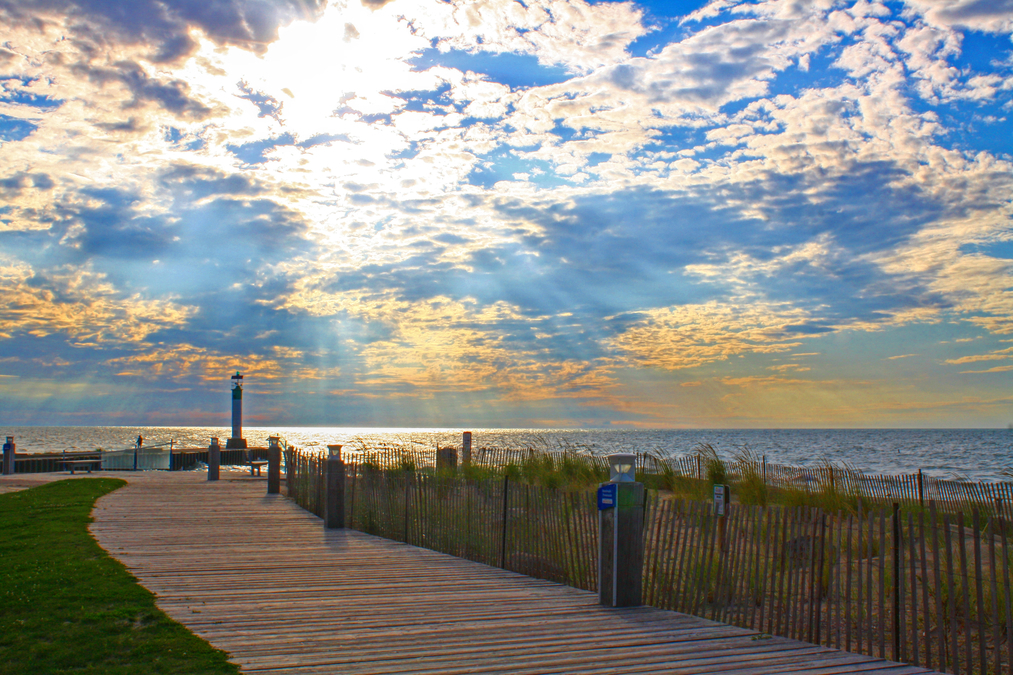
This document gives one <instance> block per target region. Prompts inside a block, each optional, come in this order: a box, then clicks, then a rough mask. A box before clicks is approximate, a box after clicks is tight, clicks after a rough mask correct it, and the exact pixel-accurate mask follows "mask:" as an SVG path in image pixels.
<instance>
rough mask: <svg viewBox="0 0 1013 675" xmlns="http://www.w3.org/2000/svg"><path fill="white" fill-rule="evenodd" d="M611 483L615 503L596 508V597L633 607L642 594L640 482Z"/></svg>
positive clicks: (642, 502)
mask: <svg viewBox="0 0 1013 675" xmlns="http://www.w3.org/2000/svg"><path fill="white" fill-rule="evenodd" d="M602 485H603V486H605V485H615V487H616V498H615V506H614V507H612V508H604V509H601V510H599V511H598V527H599V536H598V541H599V547H598V599H599V602H601V604H602V605H604V606H606V607H637V606H639V605H640V604H641V599H642V596H643V585H644V579H643V572H644V570H643V567H644V485H643V483H629V482H625V483H603V484H602Z"/></svg>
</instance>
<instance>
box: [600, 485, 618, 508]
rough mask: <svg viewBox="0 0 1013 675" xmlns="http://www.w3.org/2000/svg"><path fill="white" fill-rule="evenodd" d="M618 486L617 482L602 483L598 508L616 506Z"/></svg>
mask: <svg viewBox="0 0 1013 675" xmlns="http://www.w3.org/2000/svg"><path fill="white" fill-rule="evenodd" d="M618 487H619V486H617V485H616V484H615V483H609V484H607V485H602V486H601V487H600V488H598V510H599V511H604V510H605V509H614V508H615V507H616V493H617V488H618Z"/></svg>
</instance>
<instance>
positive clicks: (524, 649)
mask: <svg viewBox="0 0 1013 675" xmlns="http://www.w3.org/2000/svg"><path fill="white" fill-rule="evenodd" d="M121 475H122V474H121ZM125 477H126V478H127V479H128V480H129V481H130V484H129V485H128V486H127V487H125V488H122V489H120V490H118V491H116V492H114V493H112V494H110V495H107V496H106V497H103V498H102V499H101V500H100V501H99V503H98V505H97V507H96V509H95V522H94V523H93V524H92V527H91V530H92V532H93V533H94V535H95V537H96V538H97V539H98V541H99V543H100V544H101V545H102V546H103V547H104V548H105V549H106V550H108V551H109V552H110V553H111V554H112V555H114V556H115V557H117V558H118V559H119V560H121V561H123V563H124V564H125V565H126V566H127V567H128V568H129V569H130V570H131V571H132V572H133V573H134V574H135V575H136V576H137V577H138V579H140V581H141V583H143V584H144V585H145V586H146V587H147V588H149V589H151V590H152V591H153V592H155V593H156V594H157V595H158V597H159V606H160V607H161V608H162V609H163V610H164V611H166V612H167V613H168V614H169V615H170V616H172V617H173V618H175V619H176V620H178V621H180V622H181V623H183V624H185V625H187V626H188V627H190V629H191V630H193V631H194V632H195V633H197V634H198V635H201V636H202V637H204V638H206V639H207V640H208V641H210V642H211V643H212V644H214V645H215V646H217V647H220V648H222V649H224V650H226V651H228V652H229V653H230V654H231V656H232V660H233V661H234V662H236V663H238V664H240V666H241V667H242V669H243V671H244V672H249V673H261V672H263V673H299V674H301V675H309V674H311V673H447V674H449V673H687V674H688V673H712V672H713V673H717V672H720V673H738V674H741V675H747V674H748V675H754V674H757V673H807V674H813V675H816V674H820V675H836V674H844V673H866V674H870V675H872V674H877V673H884V674H885V673H889V675H907V674H909V673H911V674H913V673H926V672H929V671H926V670H924V669H922V668H915V667H911V666H904V665H900V664H895V663H890V662H887V661H883V660H880V659H873V658H868V657H864V656H856V655H853V654H847V653H843V652H837V651H834V650H829V649H824V648H822V647H815V646H812V645H807V644H804V643H800V642H795V641H792V640H787V639H783V638H759V636H757V634H756V633H755V632H753V631H749V630H745V629H741V628H735V627H731V626H725V625H723V624H718V623H714V622H711V621H706V620H704V619H699V618H696V617H690V616H686V615H682V614H677V613H674V612H665V611H661V610H655V609H650V608H637V609H624V610H607V609H604V608H602V607H600V606H598V604H597V597H596V596H595V595H594V594H592V593H587V592H585V591H579V590H575V589H571V588H567V587H565V586H560V585H558V584H553V583H550V582H546V581H540V580H537V579H531V578H528V577H524V576H520V575H518V574H513V573H511V572H505V571H502V570H499V569H495V568H491V567H487V566H485V565H481V564H478V563H473V562H469V561H465V560H460V559H457V558H453V557H450V556H446V555H443V554H440V553H435V552H432V551H428V550H425V549H420V548H415V547H412V546H408V545H405V544H401V543H396V542H392V541H388V540H385V539H379V538H376V537H372V536H369V535H366V534H362V533H359V532H354V531H350V530H344V531H329V532H327V531H324V530H323V528H322V526H321V521H320V520H319V519H318V518H316V517H315V516H313V515H310V514H309V513H307V512H305V511H303V510H301V509H300V508H298V507H297V506H295V505H294V504H293V503H291V502H289V501H288V500H287V499H285V498H284V497H280V496H266V494H265V493H266V484H265V482H264V481H263V480H254V479H250V478H249V477H248V476H244V475H242V474H225V475H223V478H224V480H221V481H219V482H218V483H207V482H206V481H205V480H204V478H205V476H204V474H203V473H189V472H188V473H165V472H150V473H141V474H133V475H130V476H125Z"/></svg>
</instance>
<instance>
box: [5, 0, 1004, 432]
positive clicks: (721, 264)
mask: <svg viewBox="0 0 1013 675" xmlns="http://www.w3.org/2000/svg"><path fill="white" fill-rule="evenodd" d="M0 13H3V19H4V20H5V21H6V23H5V25H7V26H9V35H8V36H7V37H5V43H4V45H3V46H2V50H0V71H2V72H3V73H4V78H3V79H0V144H2V148H3V150H2V153H0V242H2V243H0V247H2V248H3V250H4V251H5V254H6V255H8V256H9V257H10V265H11V269H13V270H17V273H16V274H15V275H14V276H9V277H7V279H8V280H7V281H6V282H5V283H6V284H7V285H6V286H5V288H7V289H8V290H9V292H8V293H6V295H5V297H7V298H9V299H11V300H10V302H9V303H8V306H7V309H6V310H4V311H5V312H7V313H8V314H7V315H8V316H10V317H13V318H15V319H16V321H15V322H14V323H12V326H13V328H11V329H10V331H11V332H10V333H8V335H10V336H13V335H15V334H16V335H17V336H20V337H18V339H22V338H23V337H24V336H26V335H38V336H40V337H41V336H42V335H46V336H48V337H49V338H52V337H53V336H65V339H66V340H68V341H71V342H74V343H75V344H76V343H78V342H80V343H81V344H95V345H105V344H112V343H118V344H122V345H126V344H130V345H133V346H132V347H130V349H136V351H133V352H131V353H130V354H128V355H126V356H124V355H116V356H114V357H112V358H107V357H106V356H104V357H102V360H101V364H103V365H102V367H103V368H105V369H107V370H109V371H113V370H115V371H116V372H117V373H121V374H122V375H121V377H120V379H124V378H126V379H129V376H140V375H142V374H145V373H148V374H150V373H154V372H155V371H156V370H157V369H159V368H161V369H162V370H161V371H159V374H162V375H164V376H165V377H168V378H170V379H172V380H173V381H178V382H180V383H181V384H182V383H185V382H186V381H188V380H191V381H197V382H208V381H210V379H209V378H211V379H213V378H214V377H215V376H214V375H213V373H214V372H215V371H216V370H217V369H219V368H224V367H226V364H227V363H230V362H231V361H235V360H237V359H238V360H239V361H241V362H242V364H243V367H244V368H247V369H250V370H251V372H252V371H255V372H256V373H257V375H258V376H259V377H262V378H264V379H265V380H269V381H271V382H280V381H282V380H284V379H285V377H284V376H283V373H299V374H300V375H299V377H300V378H304V379H305V380H307V381H312V380H314V379H315V378H316V377H317V376H315V375H314V373H315V372H316V373H319V374H321V375H319V377H321V378H323V380H325V381H324V382H322V383H321V386H322V387H326V390H327V391H341V392H353V393H354V395H355V396H356V397H357V398H359V399H362V400H367V399H370V400H375V399H376V398H384V397H401V399H416V400H432V399H440V400H446V399H445V397H450V396H453V395H455V393H456V392H468V394H469V395H474V396H478V397H483V400H485V401H489V402H492V403H496V402H499V403H500V404H503V405H510V406H524V405H526V404H528V403H529V402H533V401H538V402H539V405H548V404H549V402H551V401H568V402H570V403H569V404H570V405H572V406H598V407H603V408H607V409H610V410H613V411H617V412H618V413H621V414H616V415H614V416H613V417H614V418H616V419H620V418H621V419H625V420H632V421H636V419H637V418H636V415H635V414H634V413H633V412H632V411H633V410H634V408H635V407H636V406H634V405H633V403H632V402H636V405H637V406H640V408H641V409H642V410H644V411H652V412H650V413H647V412H645V413H644V415H645V417H644V418H643V419H647V418H650V419H652V420H654V419H657V420H665V419H668V418H666V417H665V416H666V415H672V414H676V413H674V412H673V409H671V408H668V407H664V406H661V407H652V405H654V403H653V402H652V401H651V400H650V398H651V396H653V395H654V394H652V393H646V392H648V389H647V388H646V385H642V384H638V378H641V377H643V378H648V377H651V378H654V377H661V378H671V377H675V375H673V374H672V373H673V372H674V371H679V370H684V369H691V368H703V367H705V366H716V365H720V366H721V367H722V368H724V369H726V370H727V371H728V372H732V373H733V374H731V375H728V378H729V379H727V381H717V380H706V376H705V375H700V376H699V377H697V376H696V375H695V374H694V377H695V378H696V379H694V380H693V381H692V382H686V383H684V384H685V386H691V385H694V384H696V385H698V386H699V389H697V390H696V391H704V390H707V391H708V392H710V390H711V388H712V387H718V388H720V387H724V388H725V390H734V391H736V392H738V393H737V394H735V395H736V396H746V394H745V393H743V392H746V391H747V390H756V391H758V390H760V389H762V388H764V387H766V388H767V389H768V390H777V391H781V392H788V391H791V392H795V393H793V394H787V393H785V394H784V395H785V396H797V395H801V394H799V393H798V392H803V391H805V392H810V393H811V392H812V391H813V387H818V386H826V387H830V386H838V381H836V380H835V381H833V382H832V383H831V381H830V380H819V381H817V380H807V379H805V377H804V376H802V375H801V374H802V373H807V372H809V371H808V368H810V366H808V365H805V362H802V361H798V360H797V357H804V356H811V355H813V354H823V353H826V351H827V350H826V348H825V347H826V345H825V344H824V345H819V346H816V345H815V343H816V342H817V341H819V340H821V339H827V340H829V339H831V337H832V336H839V335H840V334H841V333H842V332H843V331H848V332H849V333H851V334H858V333H863V332H865V333H872V332H875V333H876V334H877V335H882V336H889V335H893V334H894V333H891V331H895V330H898V329H901V328H903V327H905V326H909V325H911V324H919V325H920V326H921V327H923V328H925V329H926V330H937V329H938V330H939V331H943V329H944V328H945V329H946V330H949V331H951V332H952V334H951V333H943V332H940V333H938V334H935V333H934V334H933V335H934V337H933V338H932V341H931V342H932V344H931V345H928V344H927V345H924V346H923V345H910V346H907V345H905V346H903V347H898V348H896V350H892V351H888V352H886V353H893V354H900V356H897V357H893V358H888V359H884V358H883V357H882V355H881V354H879V355H877V356H876V357H875V359H874V360H875V362H876V367H877V368H897V367H899V366H900V364H901V363H903V361H902V357H907V356H911V354H913V353H914V352H918V354H920V355H922V356H923V357H924V360H925V361H926V362H931V363H933V364H935V365H936V366H939V367H940V368H945V367H947V366H950V365H959V364H964V363H974V362H978V361H988V360H992V359H993V358H994V359H999V358H1005V356H1004V355H1005V352H1004V351H1003V348H1001V347H1000V346H999V345H997V344H996V339H995V336H996V335H1001V334H1005V333H1009V332H1010V331H1013V323H1011V317H1013V295H1011V292H1010V290H1009V289H1010V287H1011V284H1010V283H1009V280H1010V277H1011V274H1013V269H1011V267H1010V259H1011V257H1010V254H1009V250H1008V246H1009V242H1010V241H1013V239H1011V237H1010V231H1011V229H1010V222H1011V221H1010V217H1011V214H1013V212H1011V210H1010V207H1009V204H1010V203H1011V201H1013V179H1011V176H1013V171H1011V164H1010V162H1011V160H1010V158H1009V157H1007V156H1005V154H1004V153H1005V150H1004V149H1003V148H999V147H997V146H996V145H995V144H994V143H993V142H992V140H991V138H992V136H990V135H989V134H980V133H978V132H976V131H974V129H973V125H974V124H983V123H986V122H983V120H988V121H987V124H988V125H989V128H990V129H993V128H994V129H995V130H996V133H997V134H1001V133H1005V132H1004V131H1003V130H1005V126H1004V125H1007V123H1006V122H1005V121H1004V115H1006V111H1004V108H1003V106H1006V105H1011V104H1010V96H1011V91H1013V89H1011V85H1010V79H1009V72H1008V65H1003V64H1004V63H1007V62H1006V61H997V62H996V63H992V62H990V61H988V60H987V59H984V60H983V59H981V58H978V57H977V55H976V54H975V53H973V51H972V52H968V53H965V44H966V42H967V40H968V39H969V38H968V32H967V31H969V30H976V31H992V32H994V33H996V34H1001V33H1003V32H1004V31H1005V32H1008V31H1009V30H1010V27H1009V24H1008V15H1009V8H1007V7H1005V6H1002V5H1001V4H1000V5H995V4H994V3H991V4H983V3H977V2H971V1H968V0H954V1H952V2H943V3H924V2H921V0H911V1H910V2H907V3H906V5H905V6H904V7H903V8H898V7H897V6H891V5H880V4H876V3H865V2H857V3H844V4H841V3H809V4H804V3H803V4H799V3H790V2H758V3H737V2H712V3H708V4H707V5H706V6H705V7H704V8H702V9H701V10H699V11H698V12H696V13H694V14H693V15H691V16H690V17H687V18H686V19H685V20H684V21H682V22H681V24H680V25H679V30H678V31H676V32H674V33H664V34H663V33H662V32H661V31H656V30H655V26H653V25H649V24H648V22H647V19H646V18H645V15H644V13H643V11H642V10H641V9H640V8H638V7H637V6H636V5H635V4H633V3H623V2H617V3H588V2H584V0H545V2H532V3H519V2H445V3H431V2H425V1H421V0H398V2H394V3H383V2H368V3H365V4H363V3H361V2H349V3H341V2H339V3H333V4H330V5H329V6H327V7H324V6H323V4H321V3H301V2H300V3H294V2H279V3H267V4H264V3H257V2H253V1H250V2H247V1H242V2H235V3H232V4H229V5H228V7H224V8H220V7H217V5H208V6H206V7H204V6H202V7H196V6H193V7H191V6H189V5H185V4H181V3H177V2H166V3H155V4H152V3H145V2H140V3H137V4H136V5H135V6H133V8H132V9H131V10H130V11H119V10H118V9H116V8H114V7H113V6H112V5H109V4H107V3H101V2H91V0H87V1H86V0H73V1H72V0H65V1H60V2H45V3H43V2H34V1H33V2H25V3H11V2H7V3H3V1H2V0H0ZM65 38H66V39H65ZM652 41H653V42H652ZM1000 57H1001V55H997V56H996V58H1000ZM1007 61H1008V60H1007ZM504 64H506V65H504ZM967 105H972V106H974V107H975V114H977V115H978V118H977V119H972V118H971V117H970V116H968V115H967V114H966V110H965V109H964V108H963V107H962V106H967ZM11 274H14V273H13V272H11ZM75 275H76V276H77V278H78V281H72V280H73V279H75ZM75 284H76V285H75ZM963 331H967V332H969V333H973V334H974V335H976V336H977V335H983V337H982V339H981V341H980V342H979V343H977V346H978V347H979V348H978V349H976V350H975V354H973V355H965V354H962V353H952V352H945V353H944V352H940V351H938V350H936V348H935V345H937V344H940V343H941V342H942V340H940V338H941V337H945V338H946V339H947V340H948V341H949V340H952V343H951V344H957V343H959V341H961V340H964V339H969V338H964V337H961V335H962V332H963ZM7 339H9V338H7ZM268 343H274V344H275V346H277V347H278V348H279V349H282V350H287V351H275V350H272V349H271V348H269V347H267V346H265V345H266V344H268ZM811 343H812V344H813V346H812V347H810V344H811ZM19 344H20V343H19ZM802 345H805V346H804V347H803V349H799V347H801V346H802ZM124 348H126V347H124ZM803 350H804V351H803ZM812 350H816V351H812ZM907 352H911V354H908V353H907ZM107 356H108V355H107ZM739 356H743V357H746V358H743V359H738V357H739ZM759 357H766V358H759ZM82 358H83V357H82ZM821 361H822V360H821ZM761 362H762V364H761V365H757V364H760V363H761ZM747 363H749V364H751V365H750V366H748V367H749V368H754V369H758V372H746V369H747V366H746V365H743V364H747ZM160 364H162V365H160ZM232 367H233V366H232V365H229V366H228V368H229V369H231V368H232ZM822 367H823V366H822V364H821V368H822ZM999 367H1000V368H1001V367H1002V366H999ZM978 372H984V371H978ZM996 372H1000V371H996ZM792 373H794V374H795V375H794V376H792V375H791V374H792ZM968 379H973V380H980V381H982V382H984V381H985V380H988V378H968ZM807 382H808V383H809V384H804V383H807ZM819 382H823V385H820V384H819ZM827 383H831V384H827ZM652 386H653V385H652ZM673 386H674V385H673ZM840 386H844V385H840ZM978 386H987V385H984V384H983V385H978ZM638 387H639V388H638ZM863 387H865V385H862V386H858V385H855V386H852V387H851V389H849V391H852V392H860V391H861V392H867V390H866V389H864V388H863ZM845 388H847V387H845ZM682 391H686V390H682ZM725 393H726V394H727V391H726V392H725ZM349 395H352V394H351V393H350V394H349ZM722 395H724V394H722ZM854 396H855V397H858V396H859V393H854ZM441 397H444V398H441ZM981 398H982V400H984V399H985V398H988V397H986V396H982V397H981ZM737 400H739V401H743V400H746V399H743V398H740V399H737ZM750 400H751V399H750ZM856 400H857V398H856ZM666 405H667V404H666ZM848 405H849V406H850V407H849V410H851V411H859V410H866V408H864V407H862V406H860V405H858V404H857V403H854V401H851V402H849V404H848ZM831 407H832V402H831V400H830V399H829V398H828V399H826V402H825V405H824V408H823V409H824V410H829V409H830V408H831ZM569 410H570V413H569V414H571V415H572V414H573V413H572V410H573V408H570V409H569ZM736 414H739V413H736ZM743 414H744V413H743ZM842 414H843V413H842ZM848 414H851V413H848ZM854 414H860V413H858V412H855V413H854ZM861 414H865V413H861ZM652 415H657V417H652ZM550 417H552V419H557V418H558V419H562V418H564V417H565V415H562V416H560V415H555V413H554V414H553V415H551V416H550V415H548V414H546V415H543V416H540V417H539V419H549V418H550ZM529 418H530V417H529ZM571 418H572V417H571ZM708 419H710V418H708ZM741 419H745V418H741ZM750 419H751V418H750ZM834 419H840V418H837V417H835V418H834Z"/></svg>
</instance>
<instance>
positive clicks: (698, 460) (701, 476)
mask: <svg viewBox="0 0 1013 675" xmlns="http://www.w3.org/2000/svg"><path fill="white" fill-rule="evenodd" d="M702 478H703V474H702V473H700V451H699V450H697V451H696V479H697V480H701V479H702Z"/></svg>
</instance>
